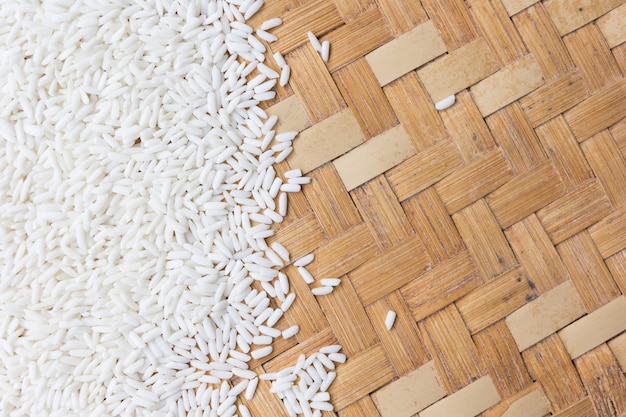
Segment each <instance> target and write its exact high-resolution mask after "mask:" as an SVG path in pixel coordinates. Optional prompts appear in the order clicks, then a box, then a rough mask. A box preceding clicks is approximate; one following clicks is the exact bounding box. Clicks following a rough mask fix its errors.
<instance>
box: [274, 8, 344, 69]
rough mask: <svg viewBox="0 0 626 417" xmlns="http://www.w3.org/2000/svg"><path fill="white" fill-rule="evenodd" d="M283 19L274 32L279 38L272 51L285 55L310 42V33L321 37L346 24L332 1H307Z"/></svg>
mask: <svg viewBox="0 0 626 417" xmlns="http://www.w3.org/2000/svg"><path fill="white" fill-rule="evenodd" d="M281 18H282V20H283V24H282V25H280V26H278V27H277V28H276V29H274V30H273V31H272V33H273V34H274V35H276V37H278V40H277V41H276V42H274V43H273V44H272V50H273V51H274V52H276V51H278V52H281V53H282V54H283V55H284V54H287V53H289V52H291V51H292V50H294V49H296V48H297V47H298V46H301V45H303V44H305V43H306V42H308V38H307V32H308V31H311V32H313V33H314V34H315V35H316V36H321V35H323V34H325V33H327V32H329V31H331V30H332V29H334V28H336V27H339V26H341V25H342V24H343V23H344V22H343V19H342V18H341V15H340V14H339V11H338V10H337V7H336V6H335V3H334V2H333V1H332V0H311V1H307V2H305V3H304V4H302V5H300V6H299V7H295V8H293V9H291V10H289V11H288V12H287V13H284V14H283V15H282V16H281ZM305 72H306V71H305ZM292 73H293V72H292Z"/></svg>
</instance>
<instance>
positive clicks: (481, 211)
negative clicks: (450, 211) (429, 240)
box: [452, 200, 517, 281]
mask: <svg viewBox="0 0 626 417" xmlns="http://www.w3.org/2000/svg"><path fill="white" fill-rule="evenodd" d="M452 219H453V220H454V223H455V224H456V226H457V228H458V229H459V233H460V235H461V237H462V238H463V241H464V242H465V245H466V246H467V250H468V251H469V253H470V254H471V255H472V258H473V259H474V262H476V266H477V268H478V270H479V271H480V273H481V275H482V277H483V279H484V280H485V281H489V280H491V279H492V278H494V277H496V276H498V275H500V274H501V273H503V272H505V271H507V270H509V269H511V268H513V267H514V266H515V265H516V264H517V260H516V259H515V255H513V251H512V250H511V248H510V246H509V243H508V242H507V240H506V238H505V237H504V233H503V232H502V230H501V229H500V227H499V226H498V222H497V221H496V219H495V218H494V217H493V214H492V213H491V211H490V210H489V207H488V206H487V203H485V201H484V200H478V201H477V202H476V203H474V204H472V205H470V206H467V207H466V208H464V209H463V210H461V211H459V212H457V213H455V214H454V215H453V216H452Z"/></svg>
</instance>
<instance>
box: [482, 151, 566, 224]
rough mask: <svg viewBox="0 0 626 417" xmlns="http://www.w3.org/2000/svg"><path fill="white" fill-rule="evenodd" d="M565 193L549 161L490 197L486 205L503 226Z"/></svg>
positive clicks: (516, 220)
mask: <svg viewBox="0 0 626 417" xmlns="http://www.w3.org/2000/svg"><path fill="white" fill-rule="evenodd" d="M563 194H565V187H564V186H563V184H562V183H561V180H560V178H559V176H558V173H557V172H556V170H555V169H554V167H553V165H552V164H551V163H550V162H545V163H543V164H541V165H539V166H538V167H537V168H536V169H533V170H532V171H530V172H528V173H525V174H522V175H518V176H516V177H515V178H513V179H512V180H511V181H509V182H507V183H506V184H504V185H503V186H502V187H500V188H498V189H497V190H496V191H494V192H493V193H491V194H490V195H489V196H488V197H487V204H488V205H489V208H490V209H491V211H492V212H493V215H494V216H495V217H496V219H497V220H498V223H500V226H501V227H502V228H503V229H506V228H508V227H509V226H511V225H512V224H513V223H516V222H518V221H520V220H522V219H523V218H525V217H527V216H529V215H531V214H532V213H534V212H535V211H537V210H539V209H540V208H542V207H543V206H545V205H546V204H549V203H551V202H553V201H554V200H556V199H557V198H559V197H561V196H562V195H563Z"/></svg>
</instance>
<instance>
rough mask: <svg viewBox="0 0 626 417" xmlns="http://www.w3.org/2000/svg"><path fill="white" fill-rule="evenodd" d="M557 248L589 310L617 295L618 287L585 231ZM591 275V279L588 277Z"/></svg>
mask: <svg viewBox="0 0 626 417" xmlns="http://www.w3.org/2000/svg"><path fill="white" fill-rule="evenodd" d="M557 250H558V251H559V255H560V256H561V259H563V262H564V263H565V267H566V268H567V270H568V271H569V274H570V276H571V277H572V281H573V282H574V285H576V288H577V290H578V293H579V294H580V296H581V298H582V300H583V303H584V305H585V307H586V308H587V310H588V311H593V310H595V309H597V308H599V307H601V306H603V305H604V304H606V303H607V302H609V301H611V300H613V299H614V298H615V297H618V296H619V295H620V291H619V288H617V285H616V284H615V281H614V280H613V278H612V277H611V273H610V272H609V270H608V268H607V267H606V265H605V263H604V261H603V259H602V256H601V255H600V253H599V252H598V249H597V247H596V246H595V244H594V242H593V240H592V239H591V237H590V236H589V233H588V232H587V231H582V232H580V233H578V234H576V235H574V236H572V237H571V238H569V239H567V240H565V241H563V242H562V243H560V244H559V245H558V246H557ZM590 276H593V279H589V277H590Z"/></svg>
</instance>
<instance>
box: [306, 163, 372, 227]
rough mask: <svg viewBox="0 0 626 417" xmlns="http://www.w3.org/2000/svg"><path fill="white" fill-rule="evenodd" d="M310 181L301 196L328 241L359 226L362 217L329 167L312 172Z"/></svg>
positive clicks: (330, 166) (332, 167)
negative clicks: (304, 198)
mask: <svg viewBox="0 0 626 417" xmlns="http://www.w3.org/2000/svg"><path fill="white" fill-rule="evenodd" d="M310 177H311V183H310V184H309V185H307V186H306V187H305V188H304V195H305V196H306V199H307V201H308V203H309V205H310V208H311V210H313V212H314V213H315V217H316V218H317V220H318V222H319V224H320V226H321V228H322V230H323V232H324V234H325V235H326V236H327V237H328V238H329V239H334V238H335V237H337V236H339V235H340V234H341V233H342V232H343V231H345V230H347V229H350V228H351V227H353V226H357V225H358V224H360V223H361V221H362V219H361V216H360V215H359V212H358V210H357V208H356V206H355V205H354V202H353V201H352V199H350V196H349V195H348V193H347V192H346V189H345V187H344V186H343V183H342V182H341V179H340V178H339V175H338V174H337V171H335V168H334V166H333V165H332V164H327V165H323V166H321V167H320V168H318V169H316V170H314V171H313V172H311V173H310Z"/></svg>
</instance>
